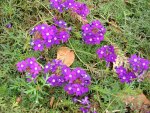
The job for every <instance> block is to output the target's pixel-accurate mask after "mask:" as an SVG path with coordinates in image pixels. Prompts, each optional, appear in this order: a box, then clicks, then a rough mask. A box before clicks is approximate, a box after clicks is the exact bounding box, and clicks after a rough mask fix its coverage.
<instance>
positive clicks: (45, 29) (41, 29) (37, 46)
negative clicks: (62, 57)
mask: <svg viewBox="0 0 150 113" xmlns="http://www.w3.org/2000/svg"><path fill="white" fill-rule="evenodd" d="M55 24H56V25H57V26H58V27H59V28H57V27H56V26H55V25H51V26H49V25H47V24H39V25H37V26H35V27H34V28H33V29H32V30H31V33H30V34H31V35H34V39H33V41H32V44H31V45H32V46H33V49H34V50H35V51H43V49H44V46H46V48H50V47H52V46H53V45H58V44H60V43H65V42H67V41H68V39H69V37H70V35H69V30H68V29H67V28H66V27H67V24H66V23H65V22H64V21H63V20H60V21H58V20H57V21H56V20H55ZM36 33H39V34H40V38H39V37H35V36H36V35H35V34H36Z"/></svg>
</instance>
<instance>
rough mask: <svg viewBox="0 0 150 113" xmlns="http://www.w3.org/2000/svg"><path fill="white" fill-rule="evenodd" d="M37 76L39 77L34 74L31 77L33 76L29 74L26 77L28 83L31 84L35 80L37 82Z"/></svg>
mask: <svg viewBox="0 0 150 113" xmlns="http://www.w3.org/2000/svg"><path fill="white" fill-rule="evenodd" d="M37 76H38V75H36V74H35V75H34V74H32V75H31V74H30V73H29V75H27V76H26V77H27V81H28V82H31V81H33V80H34V81H35V79H36V78H37ZM35 82H36V81H35Z"/></svg>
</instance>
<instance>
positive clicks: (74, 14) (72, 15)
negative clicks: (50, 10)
mask: <svg viewBox="0 0 150 113" xmlns="http://www.w3.org/2000/svg"><path fill="white" fill-rule="evenodd" d="M70 15H71V17H72V18H73V19H76V20H78V21H80V22H82V24H87V23H88V20H86V19H84V18H83V17H82V16H80V15H78V14H77V13H75V12H72V11H70Z"/></svg>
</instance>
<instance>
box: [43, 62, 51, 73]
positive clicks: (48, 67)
mask: <svg viewBox="0 0 150 113" xmlns="http://www.w3.org/2000/svg"><path fill="white" fill-rule="evenodd" d="M50 69H51V63H50V62H48V63H47V64H46V65H45V67H44V73H48V72H49V71H50Z"/></svg>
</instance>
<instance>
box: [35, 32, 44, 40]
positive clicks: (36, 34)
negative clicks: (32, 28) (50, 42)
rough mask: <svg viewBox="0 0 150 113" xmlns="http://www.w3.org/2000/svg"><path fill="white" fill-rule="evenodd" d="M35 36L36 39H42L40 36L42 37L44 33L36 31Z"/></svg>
mask: <svg viewBox="0 0 150 113" xmlns="http://www.w3.org/2000/svg"><path fill="white" fill-rule="evenodd" d="M33 38H34V39H40V38H42V35H41V33H40V32H38V31H36V32H35V33H34V35H33Z"/></svg>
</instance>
